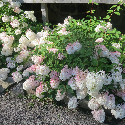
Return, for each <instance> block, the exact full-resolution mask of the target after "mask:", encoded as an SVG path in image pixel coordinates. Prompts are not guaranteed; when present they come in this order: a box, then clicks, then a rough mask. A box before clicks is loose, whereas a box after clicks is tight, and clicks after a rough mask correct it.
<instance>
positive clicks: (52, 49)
mask: <svg viewBox="0 0 125 125" xmlns="http://www.w3.org/2000/svg"><path fill="white" fill-rule="evenodd" d="M58 50H59V49H56V48H50V49H49V53H50V52H51V51H52V52H53V53H54V54H55V53H56V52H57V51H58Z"/></svg>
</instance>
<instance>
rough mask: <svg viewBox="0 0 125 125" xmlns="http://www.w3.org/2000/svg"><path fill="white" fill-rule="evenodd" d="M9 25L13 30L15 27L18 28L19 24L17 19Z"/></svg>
mask: <svg viewBox="0 0 125 125" xmlns="http://www.w3.org/2000/svg"><path fill="white" fill-rule="evenodd" d="M10 25H11V26H12V27H13V28H15V27H19V25H20V23H19V21H18V20H17V19H15V20H13V21H12V22H11V23H10Z"/></svg>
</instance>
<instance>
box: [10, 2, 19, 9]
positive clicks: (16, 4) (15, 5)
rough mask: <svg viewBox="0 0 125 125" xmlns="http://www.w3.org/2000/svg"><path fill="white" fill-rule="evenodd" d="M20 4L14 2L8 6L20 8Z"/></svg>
mask: <svg viewBox="0 0 125 125" xmlns="http://www.w3.org/2000/svg"><path fill="white" fill-rule="evenodd" d="M20 5H21V3H20V2H18V1H16V2H10V6H9V7H12V8H16V7H20Z"/></svg>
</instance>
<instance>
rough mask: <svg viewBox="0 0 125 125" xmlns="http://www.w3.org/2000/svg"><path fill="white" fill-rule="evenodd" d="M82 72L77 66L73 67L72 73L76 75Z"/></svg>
mask: <svg viewBox="0 0 125 125" xmlns="http://www.w3.org/2000/svg"><path fill="white" fill-rule="evenodd" d="M79 72H80V69H79V68H78V67H77V66H76V68H73V71H72V75H73V76H76V75H77V74H78V73H79Z"/></svg>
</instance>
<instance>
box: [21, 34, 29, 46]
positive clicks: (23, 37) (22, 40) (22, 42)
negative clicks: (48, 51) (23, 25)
mask: <svg viewBox="0 0 125 125" xmlns="http://www.w3.org/2000/svg"><path fill="white" fill-rule="evenodd" d="M19 43H20V44H24V45H26V46H28V44H29V43H30V42H29V40H28V39H27V38H26V37H25V36H21V38H20V39H19Z"/></svg>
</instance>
